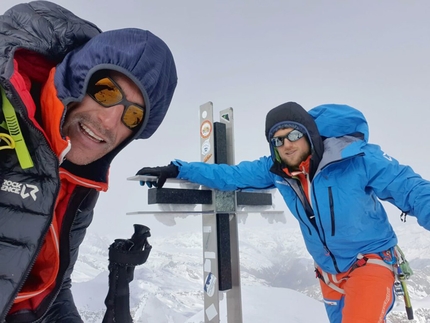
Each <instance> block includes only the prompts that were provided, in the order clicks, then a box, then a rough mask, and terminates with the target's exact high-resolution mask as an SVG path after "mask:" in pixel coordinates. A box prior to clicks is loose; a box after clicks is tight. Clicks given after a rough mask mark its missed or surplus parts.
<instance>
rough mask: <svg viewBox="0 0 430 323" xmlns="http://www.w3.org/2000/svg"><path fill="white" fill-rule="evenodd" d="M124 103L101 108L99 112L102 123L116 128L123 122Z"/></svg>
mask: <svg viewBox="0 0 430 323" xmlns="http://www.w3.org/2000/svg"><path fill="white" fill-rule="evenodd" d="M123 112H124V105H122V104H117V105H114V106H112V107H109V108H101V109H100V110H99V113H98V119H99V120H100V123H101V125H102V126H103V127H104V128H106V129H114V128H116V127H117V126H118V124H119V123H121V117H122V113H123Z"/></svg>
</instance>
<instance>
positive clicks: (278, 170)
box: [137, 102, 430, 323]
mask: <svg viewBox="0 0 430 323" xmlns="http://www.w3.org/2000/svg"><path fill="white" fill-rule="evenodd" d="M265 135H266V138H267V141H268V142H269V147H270V152H271V154H270V156H265V157H261V158H260V159H258V160H255V161H243V162H241V163H239V164H237V165H223V164H206V163H203V162H191V163H188V162H184V161H181V160H174V161H173V162H171V163H170V164H169V165H168V166H164V167H144V168H142V169H141V170H139V171H138V172H137V175H155V176H157V177H158V180H157V181H155V182H153V181H148V182H147V183H146V184H147V185H148V186H150V187H151V186H155V187H157V188H160V187H162V186H163V185H164V183H165V181H166V179H167V178H175V177H177V178H180V179H185V180H188V181H191V182H195V183H198V184H201V185H204V186H207V187H212V188H215V189H218V190H223V191H230V190H241V189H269V188H274V187H276V188H277V189H278V190H279V192H280V193H281V195H282V196H283V198H284V200H285V202H286V204H287V206H288V208H289V210H290V211H291V213H292V214H293V216H294V217H295V218H296V219H297V220H298V222H299V224H300V228H301V231H302V235H303V238H304V241H305V243H306V247H307V249H308V251H309V253H310V254H311V256H312V258H313V259H314V261H315V272H316V274H317V277H318V278H320V285H321V290H322V295H323V298H324V303H325V306H326V311H327V315H328V317H329V319H330V322H331V323H341V322H342V323H359V322H360V323H364V322H366V323H375V322H385V318H386V315H387V313H388V312H389V311H390V310H391V308H392V306H393V304H394V300H395V296H394V291H396V292H403V293H404V295H405V303H406V310H407V313H408V317H409V318H412V317H413V314H412V307H411V306H410V302H409V300H408V297H407V295H408V294H407V293H406V291H407V290H405V289H406V285H405V283H404V279H405V277H409V276H410V275H411V274H412V271H411V270H410V268H409V266H408V263H407V261H406V260H405V258H404V255H403V253H402V252H401V250H400V248H399V247H398V246H397V237H396V234H395V232H394V230H393V228H392V226H391V224H390V223H389V220H388V217H387V213H386V211H385V210H384V208H383V205H382V204H381V202H380V200H385V201H388V202H390V203H392V204H394V205H395V206H397V207H398V208H399V209H400V210H401V212H402V216H403V217H405V216H406V215H407V214H409V215H412V216H415V217H417V219H418V223H419V224H420V225H422V226H423V227H425V228H426V229H430V208H429V207H428V206H429V205H430V194H429V192H430V182H429V181H427V180H424V179H423V178H422V177H421V176H420V175H418V174H417V173H415V172H414V171H413V170H412V169H411V168H410V167H408V166H404V165H401V164H399V163H398V161H397V160H395V159H394V158H393V157H391V156H388V155H387V154H386V153H384V152H383V151H382V150H381V149H380V147H379V146H377V145H374V144H370V143H368V135H369V130H368V125H367V121H366V119H365V117H364V116H363V114H362V113H361V112H360V111H358V110H356V109H354V108H352V107H350V106H346V105H336V104H327V105H321V106H318V107H315V108H313V109H311V110H309V111H306V110H305V109H303V107H301V106H300V105H299V104H297V103H295V102H287V103H284V104H282V105H280V106H278V107H276V108H274V109H272V110H270V111H269V113H268V114H267V117H266V131H265ZM400 285H401V286H402V288H403V291H402V290H401V289H402V288H400V290H399V286H400Z"/></svg>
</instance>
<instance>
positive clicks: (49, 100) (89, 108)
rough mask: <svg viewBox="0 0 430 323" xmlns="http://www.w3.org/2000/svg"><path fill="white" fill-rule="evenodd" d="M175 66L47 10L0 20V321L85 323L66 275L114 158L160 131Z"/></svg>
mask: <svg viewBox="0 0 430 323" xmlns="http://www.w3.org/2000/svg"><path fill="white" fill-rule="evenodd" d="M176 84H177V76H176V68H175V63H174V59H173V56H172V54H171V52H170V50H169V48H168V47H167V45H166V44H165V43H164V42H163V41H162V40H161V39H159V38H158V37H157V36H155V35H154V34H152V33H151V32H149V31H146V30H141V29H135V28H126V29H120V30H112V31H106V32H101V31H100V30H99V28H98V27H97V26H95V25H94V24H92V23H90V22H88V21H85V20H83V19H81V18H79V17H77V16H75V15H74V14H73V13H71V12H70V11H68V10H67V9H65V8H62V7H60V6H58V5H56V4H54V3H51V2H47V1H34V2H30V3H26V4H20V5H17V6H15V7H12V8H11V9H9V10H8V11H6V12H5V13H4V15H2V16H0V90H1V109H0V185H1V186H0V322H5V321H6V322H35V321H37V322H82V320H81V318H80V316H79V314H78V312H77V310H76V307H75V305H74V302H73V297H72V294H71V291H70V286H71V280H70V275H71V273H72V270H73V266H74V264H75V262H76V259H77V255H78V248H79V245H80V244H81V243H82V241H83V239H84V236H85V231H86V228H87V227H88V226H89V225H90V223H91V221H92V217H93V209H94V206H95V204H96V202H97V198H98V196H99V192H101V191H106V190H107V188H108V173H109V166H110V164H111V162H112V160H113V158H114V157H115V156H116V155H117V154H118V153H119V152H120V151H121V150H122V149H123V148H124V147H125V146H127V145H128V144H129V143H130V142H131V141H132V140H134V139H147V138H149V137H150V136H151V135H152V134H153V133H154V132H155V131H156V129H157V128H158V126H159V125H160V123H161V122H162V120H163V118H164V116H165V114H166V112H167V110H168V108H169V105H170V102H171V99H172V96H173V93H174V90H175V87H176Z"/></svg>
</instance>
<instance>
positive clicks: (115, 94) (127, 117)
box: [87, 76, 145, 130]
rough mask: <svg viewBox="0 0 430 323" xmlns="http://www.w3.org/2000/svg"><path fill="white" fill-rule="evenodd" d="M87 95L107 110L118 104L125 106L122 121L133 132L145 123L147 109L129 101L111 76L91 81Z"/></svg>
mask: <svg viewBox="0 0 430 323" xmlns="http://www.w3.org/2000/svg"><path fill="white" fill-rule="evenodd" d="M87 94H88V95H89V96H90V97H91V98H92V99H93V100H94V101H96V102H97V103H98V104H100V105H101V106H103V107H105V108H110V107H113V106H115V105H118V104H122V105H124V112H123V113H122V117H121V121H122V123H123V124H124V125H125V126H126V127H127V128H129V129H131V130H133V129H134V128H136V127H137V126H138V125H140V123H141V122H142V121H143V118H144V116H145V108H144V107H143V106H141V105H140V104H137V103H133V102H130V101H128V100H127V99H126V98H125V94H124V92H123V90H122V89H121V87H120V86H119V85H118V83H116V82H115V81H114V80H113V79H112V78H110V77H109V76H105V77H101V78H97V79H96V80H91V81H90V84H89V85H88V88H87Z"/></svg>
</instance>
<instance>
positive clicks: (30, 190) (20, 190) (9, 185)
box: [0, 179, 39, 201]
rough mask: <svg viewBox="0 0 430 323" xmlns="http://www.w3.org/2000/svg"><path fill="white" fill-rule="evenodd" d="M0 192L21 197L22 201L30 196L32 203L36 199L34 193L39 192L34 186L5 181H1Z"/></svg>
mask: <svg viewBox="0 0 430 323" xmlns="http://www.w3.org/2000/svg"><path fill="white" fill-rule="evenodd" d="M0 190H2V191H5V192H10V193H14V194H18V195H21V197H22V198H23V199H26V198H27V197H29V196H31V198H32V199H33V200H34V201H36V199H37V196H36V193H37V192H39V188H38V187H37V186H36V185H31V184H22V183H18V182H12V181H9V180H7V179H5V180H3V184H2V186H1V188H0Z"/></svg>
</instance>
